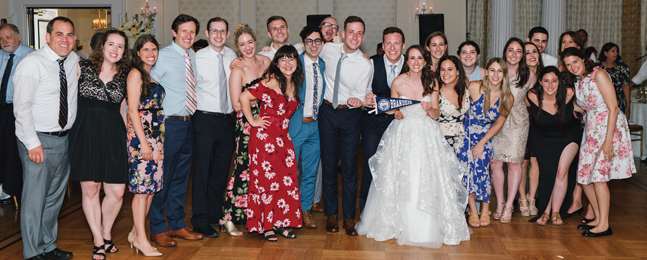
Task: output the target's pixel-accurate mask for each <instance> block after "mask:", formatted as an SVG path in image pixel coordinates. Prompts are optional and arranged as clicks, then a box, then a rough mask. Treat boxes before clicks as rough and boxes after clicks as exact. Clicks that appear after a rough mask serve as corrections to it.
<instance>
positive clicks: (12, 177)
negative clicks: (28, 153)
mask: <svg viewBox="0 0 647 260" xmlns="http://www.w3.org/2000/svg"><path fill="white" fill-rule="evenodd" d="M0 46H1V47H2V51H0V61H1V62H2V64H0V73H2V78H1V79H2V80H1V82H2V83H1V85H0V201H1V202H2V203H6V204H10V203H13V200H12V199H11V195H13V196H20V193H21V192H22V166H21V165H20V157H19V156H18V144H17V141H16V122H15V121H16V118H15V117H14V115H13V90H14V85H13V80H12V79H13V75H14V73H15V70H16V67H18V64H19V63H20V62H21V61H22V59H23V58H24V57H25V56H27V54H30V53H32V52H33V51H34V49H32V48H29V47H27V46H25V45H23V44H21V43H20V32H19V31H18V27H16V26H15V25H13V24H10V23H5V24H2V25H0Z"/></svg>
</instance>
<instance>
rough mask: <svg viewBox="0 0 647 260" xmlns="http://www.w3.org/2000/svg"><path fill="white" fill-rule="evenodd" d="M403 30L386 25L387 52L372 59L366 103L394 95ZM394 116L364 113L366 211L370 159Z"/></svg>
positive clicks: (384, 41)
mask: <svg viewBox="0 0 647 260" xmlns="http://www.w3.org/2000/svg"><path fill="white" fill-rule="evenodd" d="M404 45H405V44H404V33H403V32H402V30H400V28H397V27H387V28H386V29H384V31H383V32H382V48H383V49H384V54H383V55H380V56H376V57H374V58H371V61H372V62H373V71H374V74H373V80H372V81H371V84H370V85H369V87H368V89H369V90H368V92H369V93H368V94H366V100H365V101H366V103H368V104H370V103H372V101H373V100H374V99H375V97H376V96H377V97H391V83H392V82H393V80H394V79H395V78H396V77H397V76H398V75H400V71H402V66H403V65H404V56H403V55H402V51H403V50H404ZM393 117H394V116H393V115H389V114H386V113H383V114H379V115H376V114H369V113H368V111H365V112H364V117H363V118H362V155H363V157H364V161H363V163H364V167H363V168H362V187H361V188H360V191H359V212H360V213H361V212H362V211H363V210H364V206H365V205H366V198H367V197H368V190H369V188H370V187H371V181H372V180H373V176H372V175H371V169H370V167H369V166H368V159H369V158H371V156H373V155H374V154H375V152H376V151H377V146H378V145H379V144H380V139H382V135H383V134H384V131H386V128H387V127H389V124H391V120H393Z"/></svg>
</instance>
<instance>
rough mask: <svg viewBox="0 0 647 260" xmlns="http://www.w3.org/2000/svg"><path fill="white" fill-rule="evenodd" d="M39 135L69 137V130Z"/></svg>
mask: <svg viewBox="0 0 647 260" xmlns="http://www.w3.org/2000/svg"><path fill="white" fill-rule="evenodd" d="M39 133H41V134H46V135H55V136H58V137H61V136H66V135H67V130H65V131H58V132H39Z"/></svg>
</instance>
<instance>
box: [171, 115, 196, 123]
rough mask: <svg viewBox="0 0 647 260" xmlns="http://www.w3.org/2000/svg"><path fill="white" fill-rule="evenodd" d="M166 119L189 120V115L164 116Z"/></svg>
mask: <svg viewBox="0 0 647 260" xmlns="http://www.w3.org/2000/svg"><path fill="white" fill-rule="evenodd" d="M166 119H173V120H178V121H184V122H186V121H190V120H191V116H166Z"/></svg>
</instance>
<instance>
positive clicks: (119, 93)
mask: <svg viewBox="0 0 647 260" xmlns="http://www.w3.org/2000/svg"><path fill="white" fill-rule="evenodd" d="M79 65H80V67H81V75H80V77H79V99H78V109H77V111H78V112H77V115H76V121H75V122H74V126H72V129H70V132H69V137H68V138H69V153H70V179H71V180H73V181H94V182H107V183H124V184H125V183H128V181H129V176H128V152H127V150H128V149H126V146H125V145H124V144H126V143H127V139H126V125H125V124H124V119H123V117H122V116H121V112H120V108H121V101H123V100H124V97H125V95H126V80H125V78H124V77H118V76H117V75H115V76H114V77H113V78H112V80H111V81H110V82H108V83H107V84H104V83H103V81H102V80H101V79H100V78H99V74H97V73H96V72H94V70H92V68H90V62H89V60H82V61H80V62H79Z"/></svg>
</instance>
